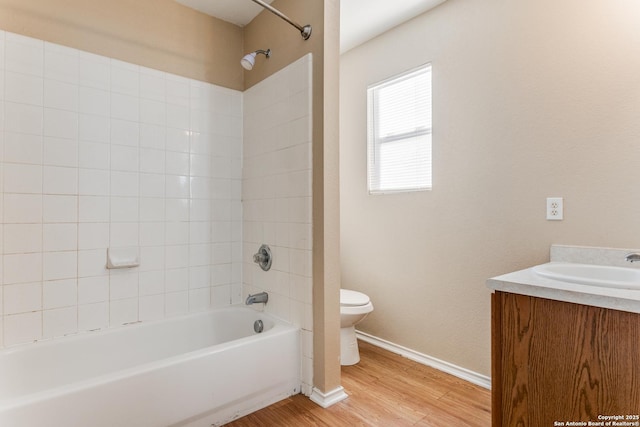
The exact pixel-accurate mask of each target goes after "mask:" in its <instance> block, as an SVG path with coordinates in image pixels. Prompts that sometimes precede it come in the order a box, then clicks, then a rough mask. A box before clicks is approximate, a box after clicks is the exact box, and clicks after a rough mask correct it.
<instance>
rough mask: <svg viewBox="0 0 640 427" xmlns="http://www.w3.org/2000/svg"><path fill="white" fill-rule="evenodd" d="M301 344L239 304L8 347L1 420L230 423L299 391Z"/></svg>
mask: <svg viewBox="0 0 640 427" xmlns="http://www.w3.org/2000/svg"><path fill="white" fill-rule="evenodd" d="M257 319H261V320H262V321H263V323H264V331H263V332H262V333H260V334H256V333H255V332H254V331H253V323H254V321H255V320H257ZM299 348H300V347H299V332H298V329H297V328H295V327H293V326H291V325H287V324H285V323H282V322H279V321H277V320H275V319H273V318H271V317H268V316H266V315H265V314H263V313H257V312H255V311H254V310H250V309H247V308H244V307H234V308H228V309H220V310H214V311H209V312H205V313H199V314H194V315H189V316H185V317H179V318H175V319H168V320H163V321H158V322H151V323H141V324H137V325H130V326H126V327H122V328H118V329H111V330H107V331H104V332H95V333H87V334H83V335H77V336H73V337H67V338H63V339H58V340H54V341H50V342H39V343H35V344H29V345H26V346H22V347H18V348H14V349H8V350H4V351H2V352H0V426H2V427H22V426H24V427H34V426H52V427H85V426H91V427H99V426H104V427H114V426H118V427H128V426H131V427H144V426H150V427H151V426H154V427H160V426H162V427H165V426H189V427H195V426H206V427H209V426H211V425H221V424H223V423H225V422H228V421H230V420H232V419H234V418H237V417H239V416H242V415H246V414H248V413H250V412H253V411H255V410H257V409H260V408H262V407H264V406H267V405H269V404H271V403H274V402H276V401H278V400H281V399H283V398H285V397H287V396H290V395H292V394H296V393H299V392H300V350H299Z"/></svg>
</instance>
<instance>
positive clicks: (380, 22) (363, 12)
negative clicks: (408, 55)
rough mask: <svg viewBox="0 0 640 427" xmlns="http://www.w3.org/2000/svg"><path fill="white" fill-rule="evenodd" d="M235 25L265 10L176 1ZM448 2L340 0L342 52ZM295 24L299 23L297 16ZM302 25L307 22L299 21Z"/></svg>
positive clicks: (226, 0) (223, 0) (248, 4)
mask: <svg viewBox="0 0 640 427" xmlns="http://www.w3.org/2000/svg"><path fill="white" fill-rule="evenodd" d="M175 1H177V2H178V3H181V4H183V5H185V6H188V7H191V8H193V9H196V10H199V11H200V12H203V13H206V14H208V15H211V16H215V17H216V18H220V19H222V20H224V21H227V22H231V23H232V24H235V25H239V26H244V25H246V24H248V23H249V22H251V20H252V19H253V18H255V17H256V15H258V14H259V13H260V12H261V11H262V10H263V9H262V7H261V6H259V5H257V4H256V3H254V2H253V1H251V0H175ZM264 1H265V3H271V2H272V1H273V0H264ZM444 1H445V0H392V1H389V0H341V1H340V52H341V53H344V52H346V51H348V50H349V49H352V48H354V47H356V46H358V45H360V44H362V43H364V42H366V41H367V40H370V39H372V38H374V37H376V36H378V35H380V34H382V33H384V32H385V31H388V30H390V29H391V28H393V27H395V26H397V25H400V24H402V23H403V22H406V21H408V20H409V19H411V18H413V17H415V16H418V15H420V14H421V13H424V12H426V11H428V10H429V9H432V8H434V7H436V6H437V5H439V4H440V3H443V2H444ZM289 18H291V20H292V21H294V22H298V21H297V20H296V17H295V16H290V17H289ZM298 24H300V25H305V24H308V22H298Z"/></svg>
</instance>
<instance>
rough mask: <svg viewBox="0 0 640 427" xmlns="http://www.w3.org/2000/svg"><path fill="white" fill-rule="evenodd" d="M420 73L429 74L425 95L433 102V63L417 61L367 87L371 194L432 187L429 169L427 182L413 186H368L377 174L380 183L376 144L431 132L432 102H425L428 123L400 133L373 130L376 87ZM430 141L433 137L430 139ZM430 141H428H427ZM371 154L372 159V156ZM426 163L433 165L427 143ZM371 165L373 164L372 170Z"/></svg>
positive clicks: (375, 125) (375, 127)
mask: <svg viewBox="0 0 640 427" xmlns="http://www.w3.org/2000/svg"><path fill="white" fill-rule="evenodd" d="M422 73H428V74H429V88H428V97H429V99H430V101H431V103H433V101H432V98H433V65H432V64H431V63H430V62H429V63H425V64H422V65H419V66H418V67H415V68H412V69H410V70H407V71H404V72H402V73H399V74H396V75H394V76H392V77H389V78H387V79H384V80H382V81H379V82H377V83H374V84H371V85H369V86H368V87H367V190H368V193H369V194H371V195H377V194H393V193H407V192H417V191H431V190H432V189H433V172H432V171H431V173H430V176H429V177H428V180H429V183H428V184H427V185H423V186H417V187H403V188H400V187H398V188H393V189H380V188H377V189H372V178H373V177H374V176H375V177H378V184H379V183H380V174H381V172H380V168H381V162H380V161H377V159H380V157H381V155H380V148H381V146H383V145H384V144H386V143H389V142H396V141H403V140H408V139H410V138H416V137H422V136H431V138H432V135H433V112H432V106H431V105H430V106H429V113H430V115H431V117H429V120H428V121H429V122H431V127H428V126H426V125H425V126H419V127H416V128H414V129H412V130H410V131H407V132H403V133H395V134H391V135H387V136H382V137H380V136H378V135H377V133H378V131H379V122H380V120H379V117H380V112H379V111H378V110H379V102H377V101H376V95H377V91H378V90H380V89H383V88H386V87H389V86H392V85H394V84H399V83H402V82H403V81H405V80H407V79H410V78H414V77H416V76H418V75H420V74H422ZM431 141H433V139H432V140H431ZM430 145H432V142H431V144H430ZM371 156H373V159H372V157H371ZM429 163H430V165H431V169H432V168H433V150H432V147H430V153H429ZM371 168H374V170H373V171H372V170H371ZM378 187H379V186H378Z"/></svg>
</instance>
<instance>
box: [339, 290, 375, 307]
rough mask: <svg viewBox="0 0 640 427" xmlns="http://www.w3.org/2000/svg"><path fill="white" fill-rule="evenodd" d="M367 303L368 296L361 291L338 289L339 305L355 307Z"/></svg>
mask: <svg viewBox="0 0 640 427" xmlns="http://www.w3.org/2000/svg"><path fill="white" fill-rule="evenodd" d="M368 303H369V297H368V296H367V295H365V294H363V293H362V292H357V291H351V290H349V289H340V305H343V306H347V307H357V306H360V305H366V304H368Z"/></svg>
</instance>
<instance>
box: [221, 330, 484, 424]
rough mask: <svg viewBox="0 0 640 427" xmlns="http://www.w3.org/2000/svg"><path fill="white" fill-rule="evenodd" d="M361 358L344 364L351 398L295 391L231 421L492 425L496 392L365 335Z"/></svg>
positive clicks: (242, 422)
mask: <svg viewBox="0 0 640 427" xmlns="http://www.w3.org/2000/svg"><path fill="white" fill-rule="evenodd" d="M359 345H360V358H361V360H360V363H359V364H357V365H354V366H343V367H342V386H343V387H344V388H345V390H346V392H347V394H348V395H349V398H347V399H345V400H343V401H342V402H340V403H337V404H335V405H333V406H331V407H330V408H327V409H323V408H321V407H320V406H318V405H316V404H315V403H313V402H311V401H310V400H309V398H307V397H306V396H304V395H301V394H299V395H296V396H292V397H290V398H288V399H285V400H283V401H281V402H278V403H276V404H274V405H271V406H269V407H267V408H264V409H262V410H260V411H257V412H254V413H253V414H249V415H247V416H245V417H243V418H240V419H238V420H236V421H233V422H232V423H229V424H227V426H230V427H260V426H264V427H294V426H295V427H301V426H337V427H341V426H376V427H377V426H385V427H387V426H388V427H395V426H417V427H447V426H477V427H486V426H489V425H491V392H490V391H489V390H486V389H484V388H482V387H479V386H476V385H474V384H471V383H468V382H466V381H463V380H461V379H458V378H456V377H454V376H452V375H449V374H446V373H444V372H441V371H438V370H436V369H434V368H430V367H428V366H424V365H421V364H419V363H416V362H413V361H411V360H409V359H406V358H404V357H402V356H398V355H396V354H393V353H390V352H388V351H386V350H383V349H381V348H379V347H375V346H373V345H371V344H368V343H365V342H362V341H359Z"/></svg>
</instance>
